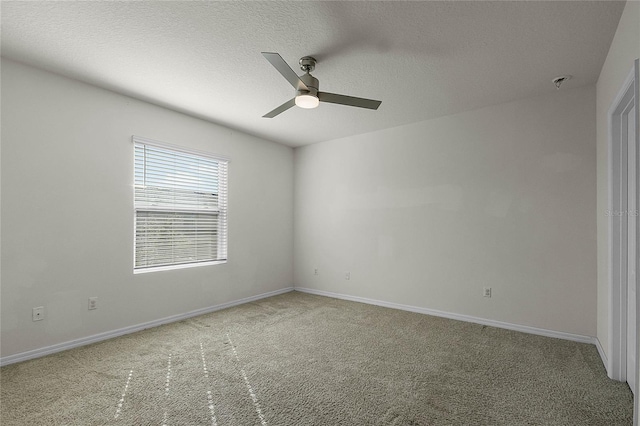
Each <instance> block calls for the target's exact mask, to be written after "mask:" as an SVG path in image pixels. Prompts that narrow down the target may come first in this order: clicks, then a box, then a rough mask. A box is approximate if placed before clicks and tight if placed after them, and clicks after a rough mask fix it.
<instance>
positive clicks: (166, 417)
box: [162, 354, 171, 426]
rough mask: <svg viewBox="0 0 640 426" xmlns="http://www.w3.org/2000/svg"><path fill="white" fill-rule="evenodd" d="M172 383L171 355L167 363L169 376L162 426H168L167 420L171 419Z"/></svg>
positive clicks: (166, 384)
mask: <svg viewBox="0 0 640 426" xmlns="http://www.w3.org/2000/svg"><path fill="white" fill-rule="evenodd" d="M170 381H171V354H169V360H168V361H167V375H166V378H165V381H164V396H165V407H164V416H163V417H162V426H167V420H168V418H169V382H170Z"/></svg>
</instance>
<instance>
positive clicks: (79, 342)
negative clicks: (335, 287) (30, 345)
mask: <svg viewBox="0 0 640 426" xmlns="http://www.w3.org/2000/svg"><path fill="white" fill-rule="evenodd" d="M290 291H293V287H286V288H282V289H280V290H275V291H270V292H268V293H262V294H258V295H256V296H250V297H245V298H243V299H238V300H234V301H231V302H226V303H222V304H220V305H215V306H210V307H208V308H202V309H196V310H195V311H190V312H186V313H184V314H178V315H172V316H170V317H165V318H161V319H158V320H154V321H149V322H145V323H142V324H137V325H132V326H130V327H124V328H120V329H118V330H112V331H107V332H104V333H99V334H94V335H93V336H88V337H82V338H80V339H75V340H70V341H68V342H63V343H58V344H55V345H51V346H46V347H44V348H39V349H33V350H30V351H26V352H21V353H18V354H15V355H8V356H4V357H1V358H0V366H4V365H9V364H14V363H16V362H21V361H26V360H28V359H33V358H39V357H41V356H45V355H49V354H53V353H56V352H62V351H66V350H67V349H72V348H76V347H78V346H84V345H89V344H91V343H96V342H100V341H103V340H107V339H112V338H114V337H118V336H122V335H125V334H130V333H135V332H136V331H140V330H144V329H147V328H152V327H157V326H159V325H163V324H168V323H172V322H176V321H182V320H183V319H187V318H191V317H197V316H198V315H204V314H208V313H211V312H215V311H219V310H221V309H226V308H230V307H232V306H237V305H242V304H243V303H249V302H253V301H256V300H260V299H265V298H267V297H271V296H277V295H279V294H283V293H288V292H290Z"/></svg>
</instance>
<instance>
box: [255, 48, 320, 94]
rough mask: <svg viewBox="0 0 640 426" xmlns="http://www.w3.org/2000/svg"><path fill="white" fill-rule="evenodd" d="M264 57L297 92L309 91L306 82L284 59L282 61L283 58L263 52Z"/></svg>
mask: <svg viewBox="0 0 640 426" xmlns="http://www.w3.org/2000/svg"><path fill="white" fill-rule="evenodd" d="M262 56H264V57H265V58H266V59H267V61H269V62H270V63H271V65H273V67H274V68H275V69H277V70H278V72H279V73H280V74H282V76H283V77H284V78H285V79H286V80H287V81H288V82H289V83H290V84H291V85H292V86H293V87H294V88H295V89H296V90H306V91H307V92H308V91H309V88H308V87H307V85H306V84H304V82H303V81H302V80H300V77H298V74H296V73H295V71H293V70H292V69H291V67H290V66H289V65H287V63H286V62H285V61H284V59H282V56H280V55H279V54H277V53H271V52H262Z"/></svg>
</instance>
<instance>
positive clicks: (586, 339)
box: [294, 287, 604, 356]
mask: <svg viewBox="0 0 640 426" xmlns="http://www.w3.org/2000/svg"><path fill="white" fill-rule="evenodd" d="M294 290H295V291H300V292H303V293H309V294H316V295H318V296H327V297H333V298H335V299H344V300H350V301H353V302H360V303H366V304H369V305H377V306H384V307H385V308H393V309H400V310H403V311H409V312H416V313H419V314H427V315H433V316H436V317H443V318H449V319H454V320H458V321H466V322H472V323H475V324H482V325H488V326H491V327H498V328H505V329H507V330H513V331H521V332H523V333H529V334H537V335H539V336H546V337H555V338H557V339H564V340H571V341H574V342H580V343H591V344H594V339H595V337H591V336H584V335H581V334H573V333H565V332H563V331H554V330H547V329H544V328H536V327H530V326H528V325H519V324H511V323H508V322H502V321H495V320H490V319H484V318H478V317H473V316H470V315H462V314H454V313H451V312H445V311H438V310H436V309H429V308H421V307H418V306H410V305H402V304H399V303H393V302H385V301H382V300H376V299H369V298H366V297H358V296H350V295H347V294H340V293H332V292H330V291H323V290H315V289H312V288H305V287H294ZM598 351H600V350H598ZM603 354H604V352H602V353H601V354H600V356H603Z"/></svg>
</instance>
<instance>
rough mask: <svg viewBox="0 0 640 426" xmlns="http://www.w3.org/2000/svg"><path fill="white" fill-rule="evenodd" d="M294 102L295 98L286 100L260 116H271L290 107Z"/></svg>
mask: <svg viewBox="0 0 640 426" xmlns="http://www.w3.org/2000/svg"><path fill="white" fill-rule="evenodd" d="M295 104H296V98H293V99H290V100H288V101H287V102H285V103H283V104H282V105H280V106H279V107H278V108H276V109H274V110H273V111H270V112H268V113H266V114H265V115H263V116H262V118H273V117H275V116H276V115H278V114H280V113H283V112H285V111H286V110H288V109H289V108H291V107H292V106H294V105H295Z"/></svg>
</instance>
